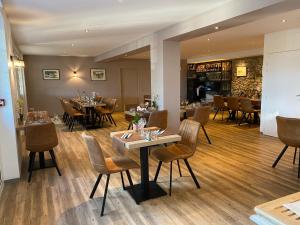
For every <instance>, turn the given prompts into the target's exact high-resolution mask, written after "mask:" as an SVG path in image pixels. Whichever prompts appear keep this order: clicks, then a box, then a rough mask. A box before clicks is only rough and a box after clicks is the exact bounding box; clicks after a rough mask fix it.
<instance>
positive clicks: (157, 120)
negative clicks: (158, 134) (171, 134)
mask: <svg viewBox="0 0 300 225" xmlns="http://www.w3.org/2000/svg"><path fill="white" fill-rule="evenodd" d="M146 127H158V128H161V129H167V127H168V110H160V111H154V112H151V113H150V116H149V119H148V122H147V125H146Z"/></svg>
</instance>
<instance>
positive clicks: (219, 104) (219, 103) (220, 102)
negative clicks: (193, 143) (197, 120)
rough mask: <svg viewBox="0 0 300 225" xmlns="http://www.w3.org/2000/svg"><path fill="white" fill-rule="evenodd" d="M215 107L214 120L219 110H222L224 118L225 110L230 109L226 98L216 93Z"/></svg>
mask: <svg viewBox="0 0 300 225" xmlns="http://www.w3.org/2000/svg"><path fill="white" fill-rule="evenodd" d="M214 107H215V108H216V110H217V111H216V113H215V115H214V118H213V120H214V119H215V118H216V116H217V114H218V112H219V111H221V112H222V120H223V117H224V111H228V107H227V106H226V105H225V102H224V99H223V97H222V96H220V95H215V96H214Z"/></svg>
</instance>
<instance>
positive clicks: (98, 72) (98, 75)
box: [91, 69, 106, 81]
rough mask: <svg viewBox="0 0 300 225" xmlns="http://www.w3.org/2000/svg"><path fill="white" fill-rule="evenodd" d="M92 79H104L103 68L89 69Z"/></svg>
mask: <svg viewBox="0 0 300 225" xmlns="http://www.w3.org/2000/svg"><path fill="white" fill-rule="evenodd" d="M91 79H92V80H100V81H103V80H106V74H105V69H91Z"/></svg>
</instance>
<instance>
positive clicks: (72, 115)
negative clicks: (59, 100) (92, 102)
mask: <svg viewBox="0 0 300 225" xmlns="http://www.w3.org/2000/svg"><path fill="white" fill-rule="evenodd" d="M64 104H65V108H66V111H67V114H68V119H67V121H66V123H67V125H68V126H69V130H70V131H73V129H74V124H75V122H81V123H83V118H84V116H85V115H84V113H82V112H81V111H79V110H77V109H75V108H74V107H73V105H72V104H71V103H70V102H64Z"/></svg>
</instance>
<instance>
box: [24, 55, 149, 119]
mask: <svg viewBox="0 0 300 225" xmlns="http://www.w3.org/2000/svg"><path fill="white" fill-rule="evenodd" d="M24 61H25V77H26V88H27V96H28V97H27V98H28V106H29V107H33V108H35V109H39V110H47V111H49V112H50V113H51V114H58V113H61V112H62V110H61V106H60V104H59V101H58V99H57V97H59V96H64V97H72V96H75V95H77V91H78V90H79V91H85V92H86V93H87V94H90V93H91V92H93V91H95V92H98V93H99V94H100V95H101V96H107V97H116V98H118V99H120V98H121V70H122V69H125V68H126V69H133V70H136V71H137V72H138V76H139V98H140V101H142V100H143V96H144V95H148V94H150V93H151V87H150V86H151V84H150V62H149V60H126V61H125V60H124V61H116V62H109V63H96V62H94V58H92V57H69V56H32V55H26V56H24ZM91 68H104V69H106V81H91V79H90V69H91ZM43 69H59V70H60V80H43V76H42V70H43ZM73 70H76V71H77V75H78V78H74V77H73V72H72V71H73ZM118 102H119V104H118V110H121V109H122V106H121V105H120V101H118Z"/></svg>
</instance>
